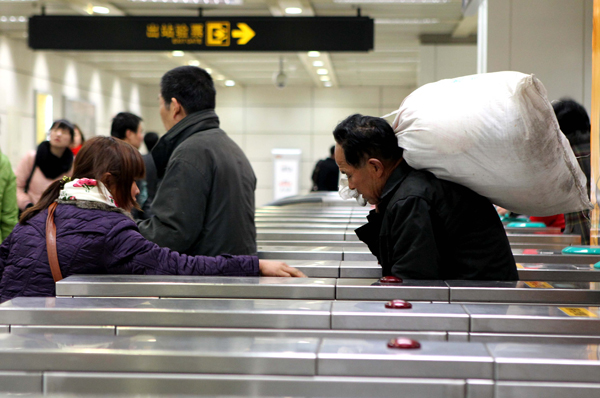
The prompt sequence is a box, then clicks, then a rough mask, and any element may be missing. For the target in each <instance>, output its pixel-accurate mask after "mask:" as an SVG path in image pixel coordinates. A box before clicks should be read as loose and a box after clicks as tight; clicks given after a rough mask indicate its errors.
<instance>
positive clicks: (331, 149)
mask: <svg viewBox="0 0 600 398" xmlns="http://www.w3.org/2000/svg"><path fill="white" fill-rule="evenodd" d="M334 152H335V145H332V146H331V148H329V154H330V155H331V156H332V157H333V153H334Z"/></svg>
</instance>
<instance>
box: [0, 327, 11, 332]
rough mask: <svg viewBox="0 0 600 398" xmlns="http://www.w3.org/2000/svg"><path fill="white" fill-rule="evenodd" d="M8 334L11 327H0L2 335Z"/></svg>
mask: <svg viewBox="0 0 600 398" xmlns="http://www.w3.org/2000/svg"><path fill="white" fill-rule="evenodd" d="M8 332H10V326H9V325H0V333H8Z"/></svg>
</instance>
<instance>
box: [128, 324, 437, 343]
mask: <svg viewBox="0 0 600 398" xmlns="http://www.w3.org/2000/svg"><path fill="white" fill-rule="evenodd" d="M117 334H118V335H119V336H135V335H138V334H152V335H159V336H193V337H202V336H219V337H285V338H306V337H314V338H325V337H327V338H332V339H391V338H394V337H398V336H402V337H406V338H410V339H418V340H428V341H446V340H448V336H447V333H446V332H420V331H405V330H402V331H400V330H397V331H394V330H385V331H378V330H330V329H249V328H245V329H233V328H179V327H161V328H154V327H127V326H118V327H117Z"/></svg>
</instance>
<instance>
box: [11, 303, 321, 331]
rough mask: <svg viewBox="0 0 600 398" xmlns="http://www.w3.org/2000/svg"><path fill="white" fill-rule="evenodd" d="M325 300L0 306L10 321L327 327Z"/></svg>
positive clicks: (135, 324)
mask: <svg viewBox="0 0 600 398" xmlns="http://www.w3.org/2000/svg"><path fill="white" fill-rule="evenodd" d="M330 311H331V302H329V301H306V300H173V299H172V300H169V299H154V300H145V299H106V298H101V299H99V298H71V299H70V298H54V297H52V298H37V297H18V298H15V299H13V300H11V301H8V302H5V303H3V304H2V305H0V316H2V319H5V321H6V322H9V323H10V324H16V325H115V326H182V327H185V326H187V327H232V328H234V327H237V328H244V327H248V328H257V327H260V328H299V329H330V327H331V323H330Z"/></svg>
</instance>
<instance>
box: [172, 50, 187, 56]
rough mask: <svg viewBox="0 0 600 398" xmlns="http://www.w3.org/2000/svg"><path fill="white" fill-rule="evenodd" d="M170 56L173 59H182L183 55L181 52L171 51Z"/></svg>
mask: <svg viewBox="0 0 600 398" xmlns="http://www.w3.org/2000/svg"><path fill="white" fill-rule="evenodd" d="M171 55H172V56H174V57H183V56H184V55H185V53H184V52H183V51H173V52H172V53H171Z"/></svg>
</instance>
